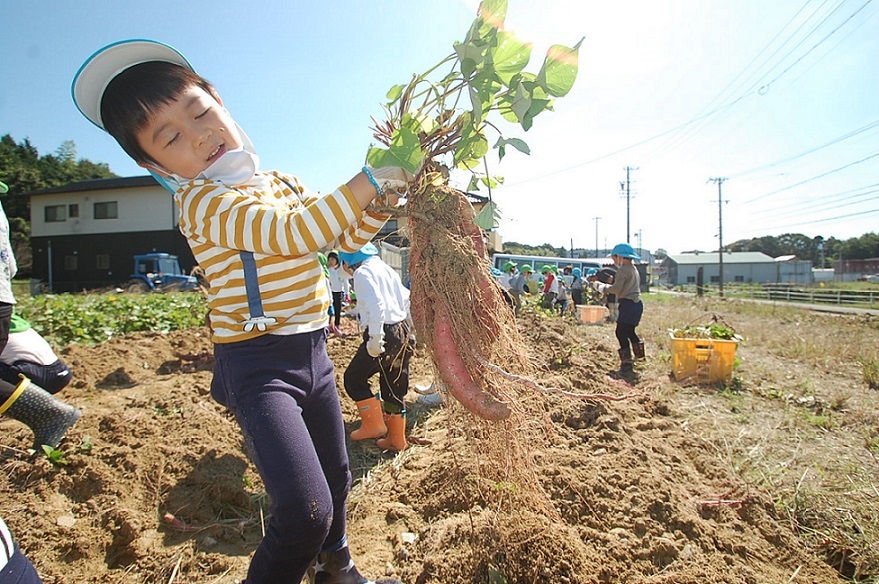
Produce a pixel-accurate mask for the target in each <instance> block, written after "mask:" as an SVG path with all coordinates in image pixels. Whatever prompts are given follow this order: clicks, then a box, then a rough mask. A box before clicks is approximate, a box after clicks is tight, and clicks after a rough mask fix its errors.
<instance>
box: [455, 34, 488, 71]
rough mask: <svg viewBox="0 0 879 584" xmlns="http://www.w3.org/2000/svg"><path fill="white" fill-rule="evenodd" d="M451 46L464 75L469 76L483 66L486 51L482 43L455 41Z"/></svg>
mask: <svg viewBox="0 0 879 584" xmlns="http://www.w3.org/2000/svg"><path fill="white" fill-rule="evenodd" d="M452 46H453V47H454V49H455V54H456V55H458V59H459V60H460V61H461V73H463V74H464V76H465V77H470V76H471V75H473V73H474V72H475V71H476V70H477V69H479V68H480V67H483V66H484V64H485V53H486V51H485V46H484V45H477V44H476V43H473V42H469V43H455V44H454V45H452Z"/></svg>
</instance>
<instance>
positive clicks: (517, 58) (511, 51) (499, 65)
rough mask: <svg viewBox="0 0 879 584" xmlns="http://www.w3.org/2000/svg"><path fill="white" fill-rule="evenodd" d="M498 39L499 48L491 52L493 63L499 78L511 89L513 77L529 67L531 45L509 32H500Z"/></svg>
mask: <svg viewBox="0 0 879 584" xmlns="http://www.w3.org/2000/svg"><path fill="white" fill-rule="evenodd" d="M497 39H498V44H497V46H496V47H495V48H494V49H492V50H491V52H490V54H491V62H492V65H493V66H494V71H495V73H496V74H497V76H498V78H499V79H500V80H501V82H502V83H503V84H504V85H506V86H508V87H509V86H510V82H511V81H512V79H513V77H515V76H516V75H517V74H518V73H520V72H521V71H522V70H523V69H525V66H526V65H528V61H529V60H530V59H531V43H525V42H522V41H520V40H519V39H517V38H516V35H514V34H513V33H512V32H509V31H499V32H498V33H497Z"/></svg>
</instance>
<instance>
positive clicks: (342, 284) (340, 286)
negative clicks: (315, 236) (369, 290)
mask: <svg viewBox="0 0 879 584" xmlns="http://www.w3.org/2000/svg"><path fill="white" fill-rule="evenodd" d="M327 268H328V269H329V271H330V292H331V293H332V295H333V323H332V324H331V325H330V332H331V333H333V334H334V335H336V336H337V337H341V336H344V334H343V333H342V329H341V328H340V327H339V325H340V324H341V323H342V301H343V300H344V299H345V297H346V296H348V275H347V274H346V273H345V270H343V269H342V264H341V263H339V252H337V251H335V250H334V251H331V252H330V253H328V254H327Z"/></svg>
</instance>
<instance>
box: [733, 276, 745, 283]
mask: <svg viewBox="0 0 879 584" xmlns="http://www.w3.org/2000/svg"><path fill="white" fill-rule="evenodd" d="M735 281H736V282H744V281H745V277H744V276H736V277H735Z"/></svg>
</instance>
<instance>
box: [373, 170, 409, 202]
mask: <svg viewBox="0 0 879 584" xmlns="http://www.w3.org/2000/svg"><path fill="white" fill-rule="evenodd" d="M366 169H367V170H368V171H369V173H370V174H371V175H372V176H373V178H375V182H376V183H378V186H379V187H380V188H381V193H379V198H383V197H387V199H386V200H385V201H383V202H386V203H387V204H389V205H391V206H394V205H396V204H397V202H398V201H399V197H400V196H401V195H404V194H406V193H407V192H409V183H411V182H412V181H414V180H415V175H414V174H412V173H411V172H409V171H408V170H406V169H404V168H400V167H399V166H383V167H381V168H373V167H371V166H367V167H366Z"/></svg>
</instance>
